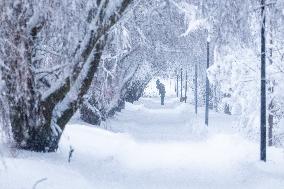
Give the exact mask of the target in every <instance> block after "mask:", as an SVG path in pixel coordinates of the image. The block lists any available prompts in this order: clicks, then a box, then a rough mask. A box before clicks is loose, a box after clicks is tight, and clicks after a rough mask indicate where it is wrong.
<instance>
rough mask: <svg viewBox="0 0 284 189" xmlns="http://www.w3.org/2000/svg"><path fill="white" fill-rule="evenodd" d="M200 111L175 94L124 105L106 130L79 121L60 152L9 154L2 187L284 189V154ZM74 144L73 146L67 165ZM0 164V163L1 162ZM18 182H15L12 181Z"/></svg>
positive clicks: (227, 119) (227, 120)
mask: <svg viewBox="0 0 284 189" xmlns="http://www.w3.org/2000/svg"><path fill="white" fill-rule="evenodd" d="M203 115H204V114H203V112H202V111H200V112H199V114H198V116H195V115H194V112H193V108H192V107H191V106H190V105H188V104H184V103H179V102H178V100H177V99H176V98H170V99H167V101H166V106H164V107H161V106H160V105H159V99H157V98H152V99H151V98H149V99H147V98H144V99H141V100H140V101H139V102H137V103H135V104H134V105H132V104H127V106H126V109H125V110H123V111H122V112H121V113H118V114H117V115H116V116H115V118H113V119H111V120H109V121H107V122H106V123H104V124H103V126H102V127H103V128H104V129H101V128H94V127H92V126H88V125H87V126H86V125H82V123H81V122H79V121H76V120H74V121H73V122H72V123H70V124H69V126H68V127H67V129H66V131H65V133H64V137H63V140H62V142H61V146H60V149H59V152H58V153H53V154H37V153H31V152H18V153H17V154H15V155H13V153H11V152H9V151H7V152H5V153H4V163H5V166H6V168H5V169H4V166H2V165H1V163H0V188H1V189H2V188H3V189H12V188H13V189H19V188H23V189H28V188H32V186H33V184H34V183H35V181H37V180H39V179H42V178H46V180H45V181H43V182H42V183H39V184H38V186H37V189H47V188H48V189H57V188H58V189H64V188H68V189H73V188H74V189H75V188H76V189H77V188H83V189H88V188H99V189H100V188H115V189H117V188H129V189H133V188H135V189H137V188H143V189H144V188H145V189H152V188H153V189H157V188H161V189H167V188H172V189H179V188H186V189H189V188H190V189H203V188H204V189H215V188H216V189H220V188H226V189H227V188H242V189H243V188H249V189H251V188H252V189H253V188H258V189H261V188H263V189H266V188H271V187H273V188H274V189H278V188H279V189H283V188H284V152H283V150H282V149H276V148H269V149H268V162H267V163H266V164H265V163H262V162H260V161H258V154H259V146H258V143H257V142H251V141H249V140H247V139H246V138H245V137H242V136H241V134H239V133H238V132H236V131H235V130H234V129H233V127H234V125H235V124H236V121H237V118H236V117H233V116H226V115H221V114H216V113H211V114H210V125H209V128H208V129H206V128H205V126H204V125H203ZM70 145H72V147H73V148H74V149H75V151H74V154H73V157H72V160H71V163H68V161H67V159H68V151H69V148H70ZM1 166H2V167H1ZM15 183H18V184H15Z"/></svg>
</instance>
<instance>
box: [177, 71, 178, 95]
mask: <svg viewBox="0 0 284 189" xmlns="http://www.w3.org/2000/svg"><path fill="white" fill-rule="evenodd" d="M177 97H178V72H177Z"/></svg>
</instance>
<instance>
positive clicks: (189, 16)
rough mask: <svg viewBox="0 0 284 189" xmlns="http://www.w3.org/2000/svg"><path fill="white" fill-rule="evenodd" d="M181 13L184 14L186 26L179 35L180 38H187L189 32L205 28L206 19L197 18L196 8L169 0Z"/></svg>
mask: <svg viewBox="0 0 284 189" xmlns="http://www.w3.org/2000/svg"><path fill="white" fill-rule="evenodd" d="M169 2H170V3H172V4H173V5H174V6H175V7H176V8H177V9H178V10H179V11H180V12H181V13H183V14H184V17H185V22H186V24H187V29H186V31H185V32H184V33H183V34H181V37H185V36H188V35H189V34H190V33H191V32H194V31H196V30H198V29H199V28H202V27H206V25H207V20H206V19H198V18H197V7H196V6H194V5H191V4H188V3H186V2H180V3H177V2H175V1H174V0H169Z"/></svg>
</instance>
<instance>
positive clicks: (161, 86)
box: [156, 79, 166, 105]
mask: <svg viewBox="0 0 284 189" xmlns="http://www.w3.org/2000/svg"><path fill="white" fill-rule="evenodd" d="M156 85H157V86H156V88H157V89H158V90H159V95H160V96H161V105H164V104H165V94H166V89H165V85H164V84H163V83H161V82H160V80H159V79H158V80H157V81H156Z"/></svg>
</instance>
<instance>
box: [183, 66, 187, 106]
mask: <svg viewBox="0 0 284 189" xmlns="http://www.w3.org/2000/svg"><path fill="white" fill-rule="evenodd" d="M184 93H185V94H184V97H185V99H184V103H186V100H187V70H186V71H185V92H184Z"/></svg>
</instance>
